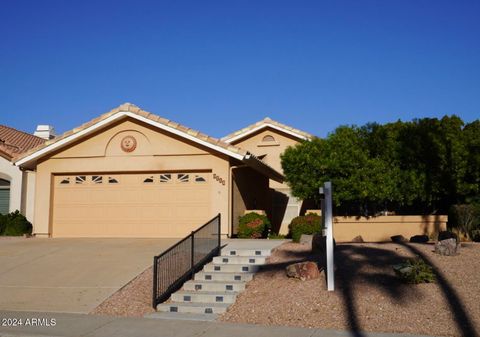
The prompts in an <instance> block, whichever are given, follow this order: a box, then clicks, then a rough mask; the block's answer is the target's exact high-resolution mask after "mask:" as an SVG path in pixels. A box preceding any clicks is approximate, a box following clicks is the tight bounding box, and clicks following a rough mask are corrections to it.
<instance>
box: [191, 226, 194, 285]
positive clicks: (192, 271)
mask: <svg viewBox="0 0 480 337" xmlns="http://www.w3.org/2000/svg"><path fill="white" fill-rule="evenodd" d="M190 235H191V236H192V248H191V249H192V252H191V253H192V254H191V259H190V270H191V273H192V276H191V278H193V276H194V275H195V271H194V269H193V267H194V266H195V231H192V234H190Z"/></svg>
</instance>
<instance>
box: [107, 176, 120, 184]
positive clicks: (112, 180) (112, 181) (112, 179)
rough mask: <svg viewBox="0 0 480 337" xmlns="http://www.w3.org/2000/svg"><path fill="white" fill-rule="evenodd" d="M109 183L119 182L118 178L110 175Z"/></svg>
mask: <svg viewBox="0 0 480 337" xmlns="http://www.w3.org/2000/svg"><path fill="white" fill-rule="evenodd" d="M108 183H109V184H118V180H117V179H115V178H113V177H108Z"/></svg>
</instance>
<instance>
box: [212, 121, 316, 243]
mask: <svg viewBox="0 0 480 337" xmlns="http://www.w3.org/2000/svg"><path fill="white" fill-rule="evenodd" d="M311 138H312V135H311V134H309V133H306V132H304V131H301V130H298V129H295V128H292V127H290V126H288V125H285V124H281V123H279V122H277V121H274V120H272V119H270V118H268V117H267V118H265V119H263V120H261V121H259V122H257V123H255V124H252V125H249V126H247V127H245V128H243V129H241V130H238V131H236V132H233V133H232V134H230V135H228V136H225V137H223V138H222V140H223V141H225V142H227V143H229V144H232V145H235V146H239V147H241V148H243V149H245V150H247V151H249V152H251V153H254V154H255V155H256V156H257V157H258V158H261V159H262V160H263V161H264V162H265V163H266V164H268V165H269V166H271V167H273V168H274V169H275V170H276V171H278V172H282V165H281V159H280V155H281V154H282V153H283V152H284V151H285V149H286V148H287V147H289V146H294V145H296V144H298V143H299V142H301V141H306V140H309V139H311ZM269 186H270V202H271V207H270V208H269V209H270V212H271V220H272V222H273V225H274V230H275V232H277V231H279V232H280V233H281V234H286V233H287V232H288V224H289V223H290V221H291V220H292V219H293V218H294V217H296V216H298V215H299V214H300V211H301V209H302V200H299V199H297V198H295V197H293V196H292V195H291V191H290V188H289V187H288V185H287V184H286V183H284V182H279V181H275V180H270V183H269ZM234 220H235V219H234ZM237 222H238V221H237ZM234 224H235V222H234Z"/></svg>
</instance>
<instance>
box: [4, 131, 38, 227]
mask: <svg viewBox="0 0 480 337" xmlns="http://www.w3.org/2000/svg"><path fill="white" fill-rule="evenodd" d="M43 142H45V140H44V139H42V138H40V137H36V136H34V135H31V134H29V133H26V132H23V131H20V130H16V129H14V128H11V127H8V126H4V125H0V214H6V213H10V212H14V211H16V210H18V211H20V212H21V213H22V214H24V215H25V216H26V217H27V219H28V220H29V221H33V201H34V198H33V195H34V188H35V173H34V172H31V171H30V172H29V171H24V170H21V169H20V168H19V167H18V166H15V165H14V164H13V162H12V158H13V157H15V156H17V155H19V154H21V153H23V152H25V151H28V150H30V149H32V148H33V147H35V146H38V145H39V144H42V143H43Z"/></svg>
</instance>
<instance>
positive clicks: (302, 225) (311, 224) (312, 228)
mask: <svg viewBox="0 0 480 337" xmlns="http://www.w3.org/2000/svg"><path fill="white" fill-rule="evenodd" d="M288 230H289V235H290V237H291V238H292V240H293V242H299V241H300V237H301V236H302V234H315V233H318V232H320V231H321V230H322V217H321V216H319V215H317V214H308V215H305V216H297V217H296V218H293V220H292V222H290V225H288Z"/></svg>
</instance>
